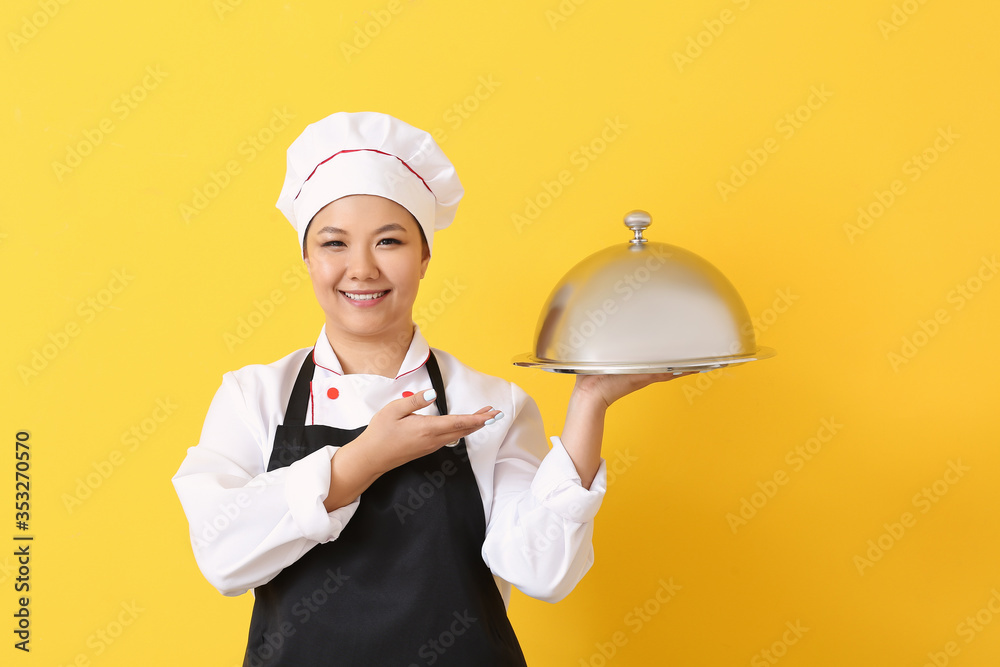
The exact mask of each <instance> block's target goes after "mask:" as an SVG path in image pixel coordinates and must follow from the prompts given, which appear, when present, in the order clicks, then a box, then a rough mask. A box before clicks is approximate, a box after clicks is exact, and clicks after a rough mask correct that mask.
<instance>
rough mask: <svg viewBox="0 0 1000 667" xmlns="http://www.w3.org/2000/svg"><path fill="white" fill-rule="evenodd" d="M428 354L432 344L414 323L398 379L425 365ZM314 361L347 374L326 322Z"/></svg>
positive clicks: (317, 341) (397, 375)
mask: <svg viewBox="0 0 1000 667" xmlns="http://www.w3.org/2000/svg"><path fill="white" fill-rule="evenodd" d="M403 344H406V343H402V342H401V343H400V345H403ZM428 356H430V346H429V345H428V344H427V340H426V339H425V338H424V336H423V334H421V333H420V327H419V326H417V324H414V325H413V338H411V339H410V341H409V345H408V348H407V350H406V356H405V357H403V363H402V365H401V366H400V367H399V372H398V373H397V374H396V378H395V379H397V380H398V379H399V378H401V377H403V376H404V375H406V374H407V373H412V372H413V371H415V370H417V369H418V368H420V367H421V366H423V365H424V364H425V363H427V357H428ZM313 363H315V364H316V365H317V366H319V367H320V368H325V369H326V370H328V371H331V372H333V373H336V374H337V375H345V373H344V369H343V367H342V366H341V365H340V359H338V358H337V354H336V353H335V352H334V351H333V347H332V346H331V345H330V339H329V338H327V337H326V324H324V325H323V328H322V329H321V330H320V332H319V338H317V339H316V347H315V348H314V350H313Z"/></svg>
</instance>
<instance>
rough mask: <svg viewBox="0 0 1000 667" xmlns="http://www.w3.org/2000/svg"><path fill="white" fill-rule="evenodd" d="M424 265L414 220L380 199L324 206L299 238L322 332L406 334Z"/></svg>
mask: <svg viewBox="0 0 1000 667" xmlns="http://www.w3.org/2000/svg"><path fill="white" fill-rule="evenodd" d="M429 261H430V254H429V253H428V252H427V251H426V250H425V249H424V245H423V243H422V241H421V235H420V228H419V226H418V225H417V221H416V219H414V217H413V216H412V215H410V212H409V211H407V210H406V209H405V208H403V207H402V206H400V205H399V204H397V203H396V202H394V201H392V200H390V199H385V198H384V197H376V196H374V195H350V196H347V197H342V198H340V199H337V200H335V201H333V202H330V203H329V204H327V205H326V206H324V207H323V208H322V209H320V211H319V213H317V214H316V215H315V216H314V217H313V219H312V222H311V223H310V224H309V229H308V230H307V232H306V239H305V262H306V266H307V267H308V269H309V276H310V277H311V278H312V284H313V290H314V291H315V292H316V299H317V300H318V301H319V305H320V307H321V308H322V309H323V312H324V313H326V323H327V330H328V331H331V329H335V330H339V331H341V332H342V333H346V334H349V335H350V334H353V335H354V336H358V337H370V336H379V335H387V336H394V335H398V332H400V331H403V330H406V331H409V330H410V327H412V322H413V319H412V318H413V302H414V300H415V299H416V297H417V287H418V286H419V285H420V279H421V278H423V277H424V272H425V271H426V270H427V263H428V262H429ZM331 333H332V331H331Z"/></svg>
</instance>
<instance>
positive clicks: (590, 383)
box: [574, 371, 697, 407]
mask: <svg viewBox="0 0 1000 667" xmlns="http://www.w3.org/2000/svg"><path fill="white" fill-rule="evenodd" d="M696 372H697V371H689V372H687V373H681V374H680V375H674V374H673V373H637V374H632V375H577V376H576V385H575V386H574V390H576V391H580V392H583V393H584V394H587V395H588V396H591V397H594V398H598V397H599V398H601V399H603V400H604V402H605V403H606V404H607V405H608V406H609V407H610V406H611V404H612V403H614V402H615V401H617V400H618V399H619V398H621V397H622V396H626V395H628V394H631V393H632V392H633V391H637V390H639V389H642V388H643V387H646V386H648V385H651V384H653V383H654V382H666V381H667V380H674V379H676V378H679V377H684V376H685V375H693V374H694V373H696Z"/></svg>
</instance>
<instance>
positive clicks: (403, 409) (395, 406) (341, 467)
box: [323, 389, 503, 512]
mask: <svg viewBox="0 0 1000 667" xmlns="http://www.w3.org/2000/svg"><path fill="white" fill-rule="evenodd" d="M428 396H429V398H428ZM435 398H436V394H435V393H434V391H433V390H432V389H428V390H427V391H423V392H419V393H416V394H413V395H412V396H407V397H405V398H399V399H396V400H395V401H391V402H390V403H388V404H386V406H385V407H383V408H382V409H381V410H379V411H378V412H376V413H375V415H374V416H373V417H372V419H371V422H369V424H368V427H367V428H366V429H365V430H364V431H363V432H362V433H361V435H359V436H358V437H357V438H356V439H355V440H353V441H352V442H349V443H348V444H346V445H344V446H343V447H341V448H340V449H339V450H337V453H336V454H334V456H333V458H332V459H331V461H330V491H329V493H328V495H327V498H326V500H325V501H324V502H323V505H324V506H325V507H326V511H327V512H332V511H333V510H335V509H337V508H339V507H343V506H344V505H347V504H349V503H351V502H353V501H354V499H355V498H357V497H358V496H359V495H361V493H362V492H363V491H364V490H365V489H367V488H368V487H369V486H371V484H372V482H374V481H375V480H376V479H378V478H379V476H381V475H382V474H383V473H386V472H388V471H390V470H392V469H393V468H397V467H399V466H401V465H403V464H404V463H407V462H408V461H412V460H413V459H417V458H420V457H421V456H426V455H427V454H430V453H431V452H435V451H437V450H438V449H440V448H441V447H443V446H445V445H447V444H450V443H453V442H457V441H458V440H459V439H460V438H464V437H466V436H468V435H470V434H472V433H475V432H476V431H478V430H479V429H481V428H483V427H484V426H487V425H488V424H492V423H493V422H494V421H497V420H499V419H502V418H503V413H502V412H501V411H500V410H495V409H493V408H492V407H491V406H487V407H485V408H481V409H479V410H477V411H476V412H475V413H473V414H459V415H418V414H414V413H415V412H416V411H417V410H420V409H421V408H426V407H427V406H428V405H430V404H431V403H433V402H434V400H435Z"/></svg>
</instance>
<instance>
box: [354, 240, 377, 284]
mask: <svg viewBox="0 0 1000 667" xmlns="http://www.w3.org/2000/svg"><path fill="white" fill-rule="evenodd" d="M378 276H379V270H378V265H377V264H376V263H375V255H374V254H373V253H372V251H371V248H368V247H365V246H363V245H362V244H356V245H355V246H354V248H352V249H351V251H350V255H349V256H348V258H347V277H348V278H351V279H354V280H360V281H364V280H374V279H375V278H378Z"/></svg>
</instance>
